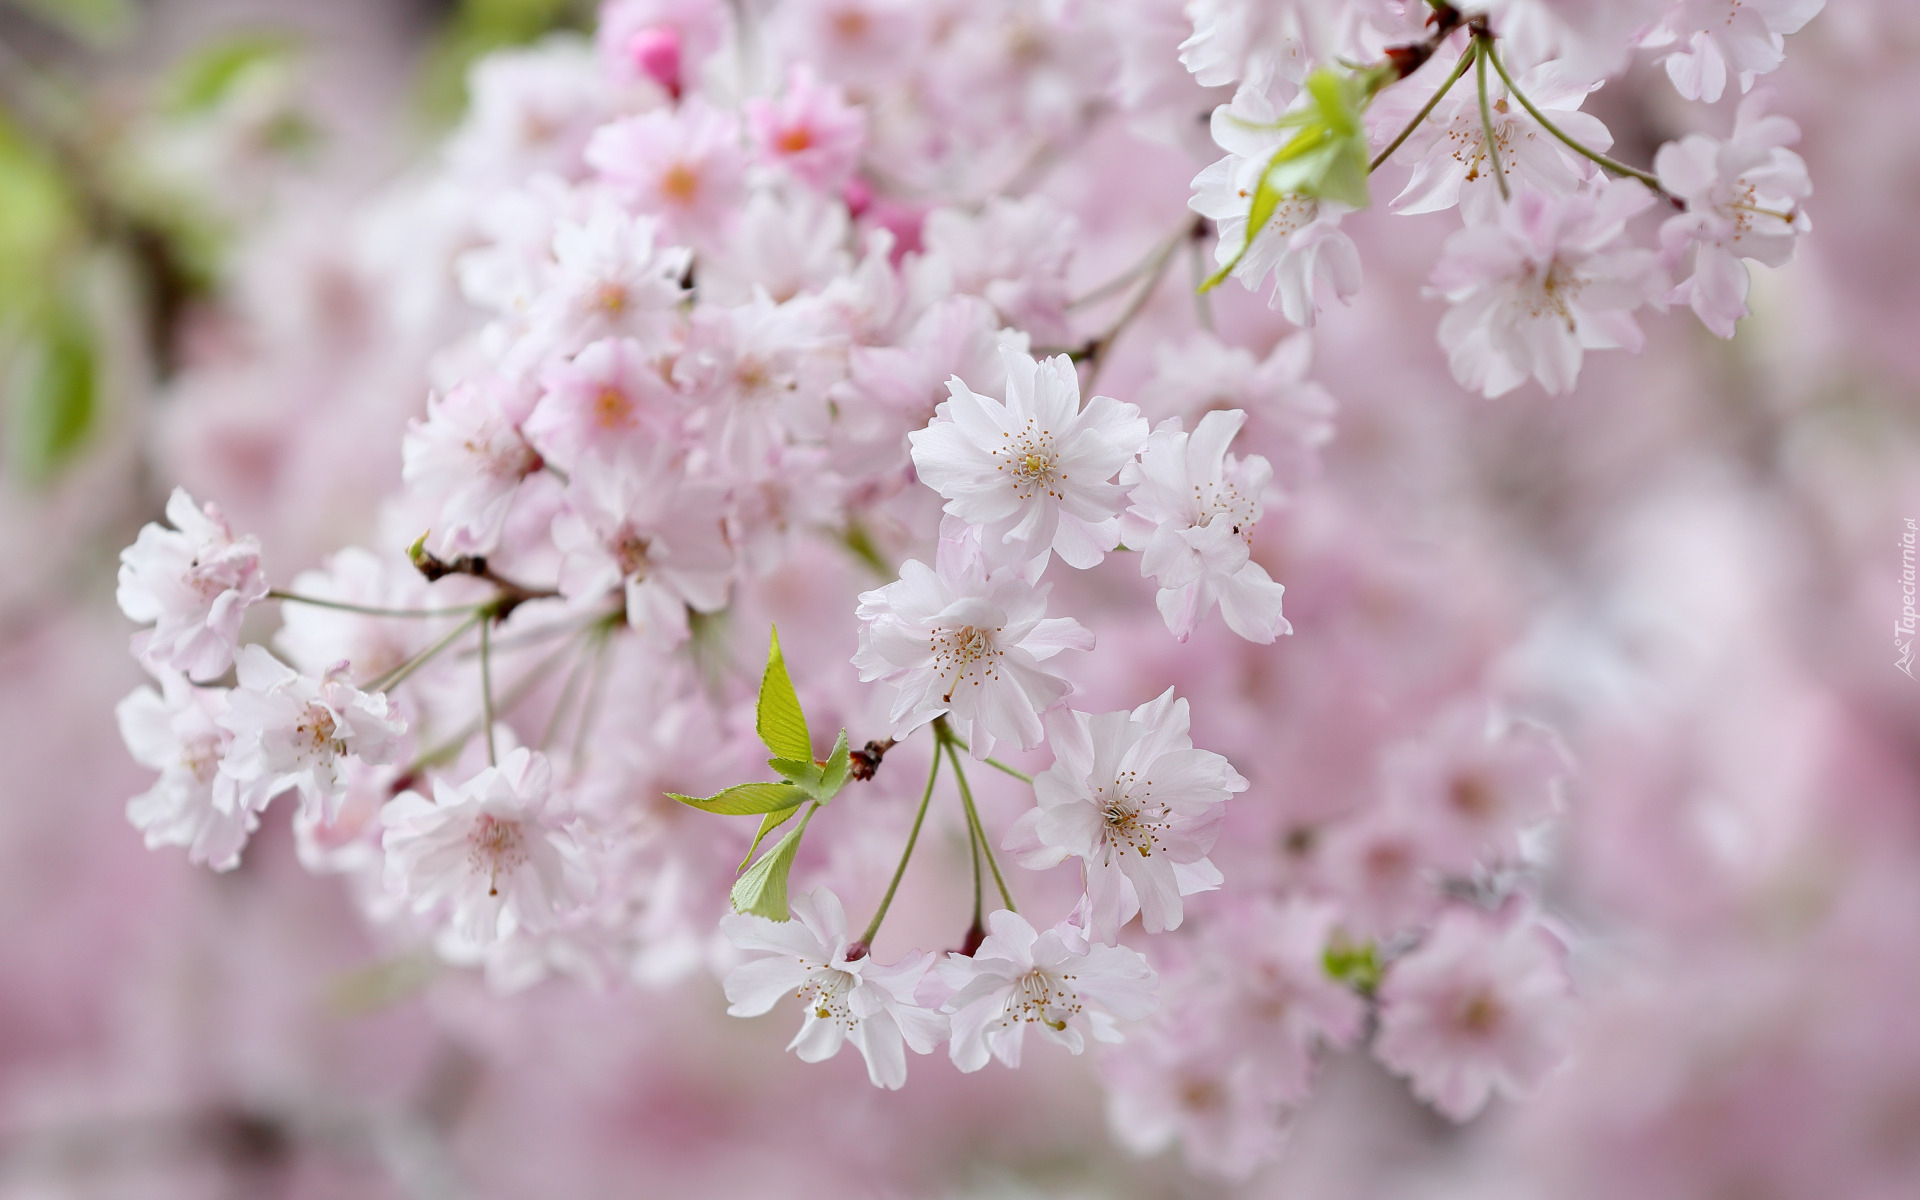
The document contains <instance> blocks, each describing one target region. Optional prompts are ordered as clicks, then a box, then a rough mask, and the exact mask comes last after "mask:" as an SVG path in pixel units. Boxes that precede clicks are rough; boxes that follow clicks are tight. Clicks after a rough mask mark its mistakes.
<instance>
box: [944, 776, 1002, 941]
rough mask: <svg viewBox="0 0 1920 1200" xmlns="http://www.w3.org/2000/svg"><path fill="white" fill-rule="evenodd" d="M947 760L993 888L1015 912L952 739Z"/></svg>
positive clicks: (961, 804)
mask: <svg viewBox="0 0 1920 1200" xmlns="http://www.w3.org/2000/svg"><path fill="white" fill-rule="evenodd" d="M947 760H948V761H949V762H951V763H952V764H953V773H954V776H955V778H956V779H958V781H959V783H960V806H961V807H962V808H964V809H966V810H967V820H968V821H970V822H972V824H973V832H974V836H975V837H977V838H978V839H979V841H980V850H981V852H982V853H983V854H985V855H986V857H987V869H988V870H990V871H992V872H993V883H994V886H995V887H997V888H999V889H1000V899H1001V901H1002V902H1003V903H1005V904H1006V906H1007V911H1008V912H1017V911H1019V910H1017V909H1016V908H1014V906H1013V893H1012V892H1010V891H1008V890H1007V881H1006V880H1005V879H1004V878H1002V877H1001V875H1000V864H999V862H998V861H996V860H995V859H994V857H993V846H992V844H991V843H989V842H988V841H987V829H986V826H985V825H984V824H983V823H982V822H981V820H980V810H979V809H977V808H975V807H974V805H973V789H972V788H970V787H968V786H967V772H966V770H965V769H964V768H962V767H961V765H960V751H959V750H957V749H956V748H955V744H954V742H953V741H952V739H950V738H949V739H947Z"/></svg>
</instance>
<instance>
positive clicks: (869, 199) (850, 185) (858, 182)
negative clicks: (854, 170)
mask: <svg viewBox="0 0 1920 1200" xmlns="http://www.w3.org/2000/svg"><path fill="white" fill-rule="evenodd" d="M840 199H842V200H844V201H846V204H847V212H848V213H850V214H852V215H853V216H855V217H858V216H859V215H860V214H861V213H863V212H866V211H867V208H868V206H870V205H871V204H872V203H873V185H872V184H870V183H868V182H867V181H866V180H864V179H862V178H860V177H859V176H858V175H855V176H853V177H852V178H850V179H848V180H847V186H845V187H843V188H841V189H840Z"/></svg>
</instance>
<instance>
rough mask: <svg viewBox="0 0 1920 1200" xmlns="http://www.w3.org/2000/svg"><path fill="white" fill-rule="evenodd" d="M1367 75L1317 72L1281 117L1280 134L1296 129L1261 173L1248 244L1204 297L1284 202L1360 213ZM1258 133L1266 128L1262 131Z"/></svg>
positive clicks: (1214, 280) (1220, 274) (1370, 87)
mask: <svg viewBox="0 0 1920 1200" xmlns="http://www.w3.org/2000/svg"><path fill="white" fill-rule="evenodd" d="M1374 87H1375V84H1374V78H1373V76H1372V75H1356V74H1352V73H1344V72H1340V71H1336V70H1334V69H1333V68H1331V67H1321V68H1320V69H1319V70H1317V71H1315V72H1314V73H1313V74H1312V75H1309V76H1308V77H1307V83H1306V89H1305V95H1306V97H1307V101H1308V102H1307V104H1306V105H1305V106H1304V107H1301V108H1298V109H1295V110H1294V111H1292V112H1289V113H1287V114H1286V115H1285V116H1283V117H1281V119H1280V125H1281V126H1282V127H1284V128H1291V129H1297V130H1298V131H1299V132H1297V133H1295V134H1294V135H1293V136H1292V137H1291V138H1289V139H1287V140H1286V141H1285V142H1282V143H1281V144H1280V148H1279V149H1277V150H1275V151H1274V152H1273V157H1272V158H1270V159H1268V160H1267V166H1266V169H1265V170H1264V171H1262V172H1261V173H1260V183H1259V185H1258V186H1257V187H1256V188H1255V189H1254V192H1253V203H1252V204H1251V205H1250V206H1249V208H1248V210H1247V239H1246V241H1245V242H1244V243H1243V244H1242V245H1241V247H1240V249H1239V251H1238V252H1237V253H1235V254H1234V256H1233V258H1232V259H1231V260H1229V261H1228V262H1227V264H1226V265H1225V266H1223V267H1221V268H1220V269H1219V270H1218V271H1215V272H1214V273H1213V274H1212V275H1211V276H1209V277H1208V278H1207V281H1206V282H1205V283H1203V284H1201V285H1200V290H1201V291H1203V292H1204V291H1209V290H1211V289H1213V288H1216V287H1218V286H1219V285H1220V284H1221V283H1222V282H1224V281H1225V280H1226V278H1227V276H1228V275H1231V274H1232V273H1233V269H1234V268H1235V267H1237V266H1239V265H1240V260H1241V259H1243V258H1245V257H1246V256H1247V251H1248V250H1249V249H1251V248H1252V246H1253V243H1254V240H1255V239H1256V238H1258V237H1259V236H1260V234H1261V233H1263V232H1264V231H1265V230H1266V228H1267V222H1269V221H1271V220H1272V219H1273V214H1274V213H1275V212H1276V211H1277V210H1278V209H1279V207H1280V203H1281V201H1283V200H1285V199H1286V198H1287V197H1289V196H1308V197H1312V198H1314V199H1319V200H1331V201H1334V202H1335V203H1338V204H1344V205H1346V206H1347V207H1349V208H1365V207H1367V205H1368V203H1369V202H1370V200H1371V197H1370V196H1369V195H1368V192H1367V164H1368V157H1367V154H1368V150H1369V147H1368V145H1367V132H1366V124H1365V122H1364V121H1363V120H1362V114H1363V113H1365V111H1366V108H1367V104H1368V102H1369V101H1370V100H1371V99H1372V98H1373V91H1374ZM1261 128H1267V127H1266V126H1262V127H1261Z"/></svg>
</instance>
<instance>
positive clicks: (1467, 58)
mask: <svg viewBox="0 0 1920 1200" xmlns="http://www.w3.org/2000/svg"><path fill="white" fill-rule="evenodd" d="M1475 56H1476V51H1475V49H1474V46H1473V45H1469V46H1468V47H1467V48H1466V51H1465V52H1464V53H1463V54H1461V55H1460V61H1459V62H1457V63H1455V64H1454V65H1453V74H1451V75H1449V76H1447V79H1446V82H1445V83H1442V84H1441V85H1440V90H1439V91H1437V92H1435V93H1434V94H1433V97H1432V99H1430V100H1428V101H1427V102H1426V103H1425V104H1424V105H1422V106H1421V108H1420V111H1419V112H1417V113H1415V114H1414V115H1413V120H1411V121H1408V122H1407V127H1406V128H1405V129H1402V130H1401V131H1400V136H1398V137H1396V138H1394V139H1393V140H1392V141H1391V142H1388V143H1387V148H1386V149H1385V150H1382V151H1381V152H1380V153H1378V154H1376V155H1374V156H1373V161H1372V162H1370V163H1368V164H1367V174H1369V175H1371V174H1373V173H1374V172H1375V171H1378V170H1379V169H1380V167H1381V166H1382V164H1384V163H1385V162H1386V161H1387V160H1388V159H1389V158H1392V157H1393V152H1394V151H1395V150H1398V149H1399V148H1400V147H1401V146H1402V145H1403V144H1405V142H1406V140H1407V139H1408V138H1410V137H1412V136H1413V131H1414V130H1416V129H1418V128H1420V122H1422V121H1424V120H1426V119H1427V118H1428V117H1429V116H1431V115H1432V114H1433V110H1434V109H1435V108H1437V107H1439V105H1440V101H1442V100H1444V99H1446V95H1447V93H1448V92H1450V91H1452V90H1453V85H1454V84H1456V83H1458V82H1460V77H1461V76H1462V75H1465V74H1466V73H1467V68H1468V67H1469V66H1471V65H1473V60H1474V58H1475Z"/></svg>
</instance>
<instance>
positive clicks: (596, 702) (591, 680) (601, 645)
mask: <svg viewBox="0 0 1920 1200" xmlns="http://www.w3.org/2000/svg"><path fill="white" fill-rule="evenodd" d="M612 637H613V630H612V628H611V627H610V626H603V627H602V629H601V633H600V637H599V641H598V642H597V643H596V644H595V645H594V648H593V674H592V675H591V676H589V677H588V679H587V694H586V698H585V699H584V700H582V701H581V703H580V725H579V727H578V728H577V729H575V730H574V732H573V753H572V757H571V758H570V759H569V761H568V765H569V769H570V770H571V771H572V772H573V774H575V775H578V774H580V771H581V769H582V768H583V767H585V766H586V762H587V736H588V734H590V733H591V732H592V730H593V726H594V724H595V723H596V722H597V721H598V720H599V719H600V701H601V699H602V698H603V697H604V696H605V695H606V692H607V662H608V658H607V643H608V641H609V640H610V639H611V638H612Z"/></svg>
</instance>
